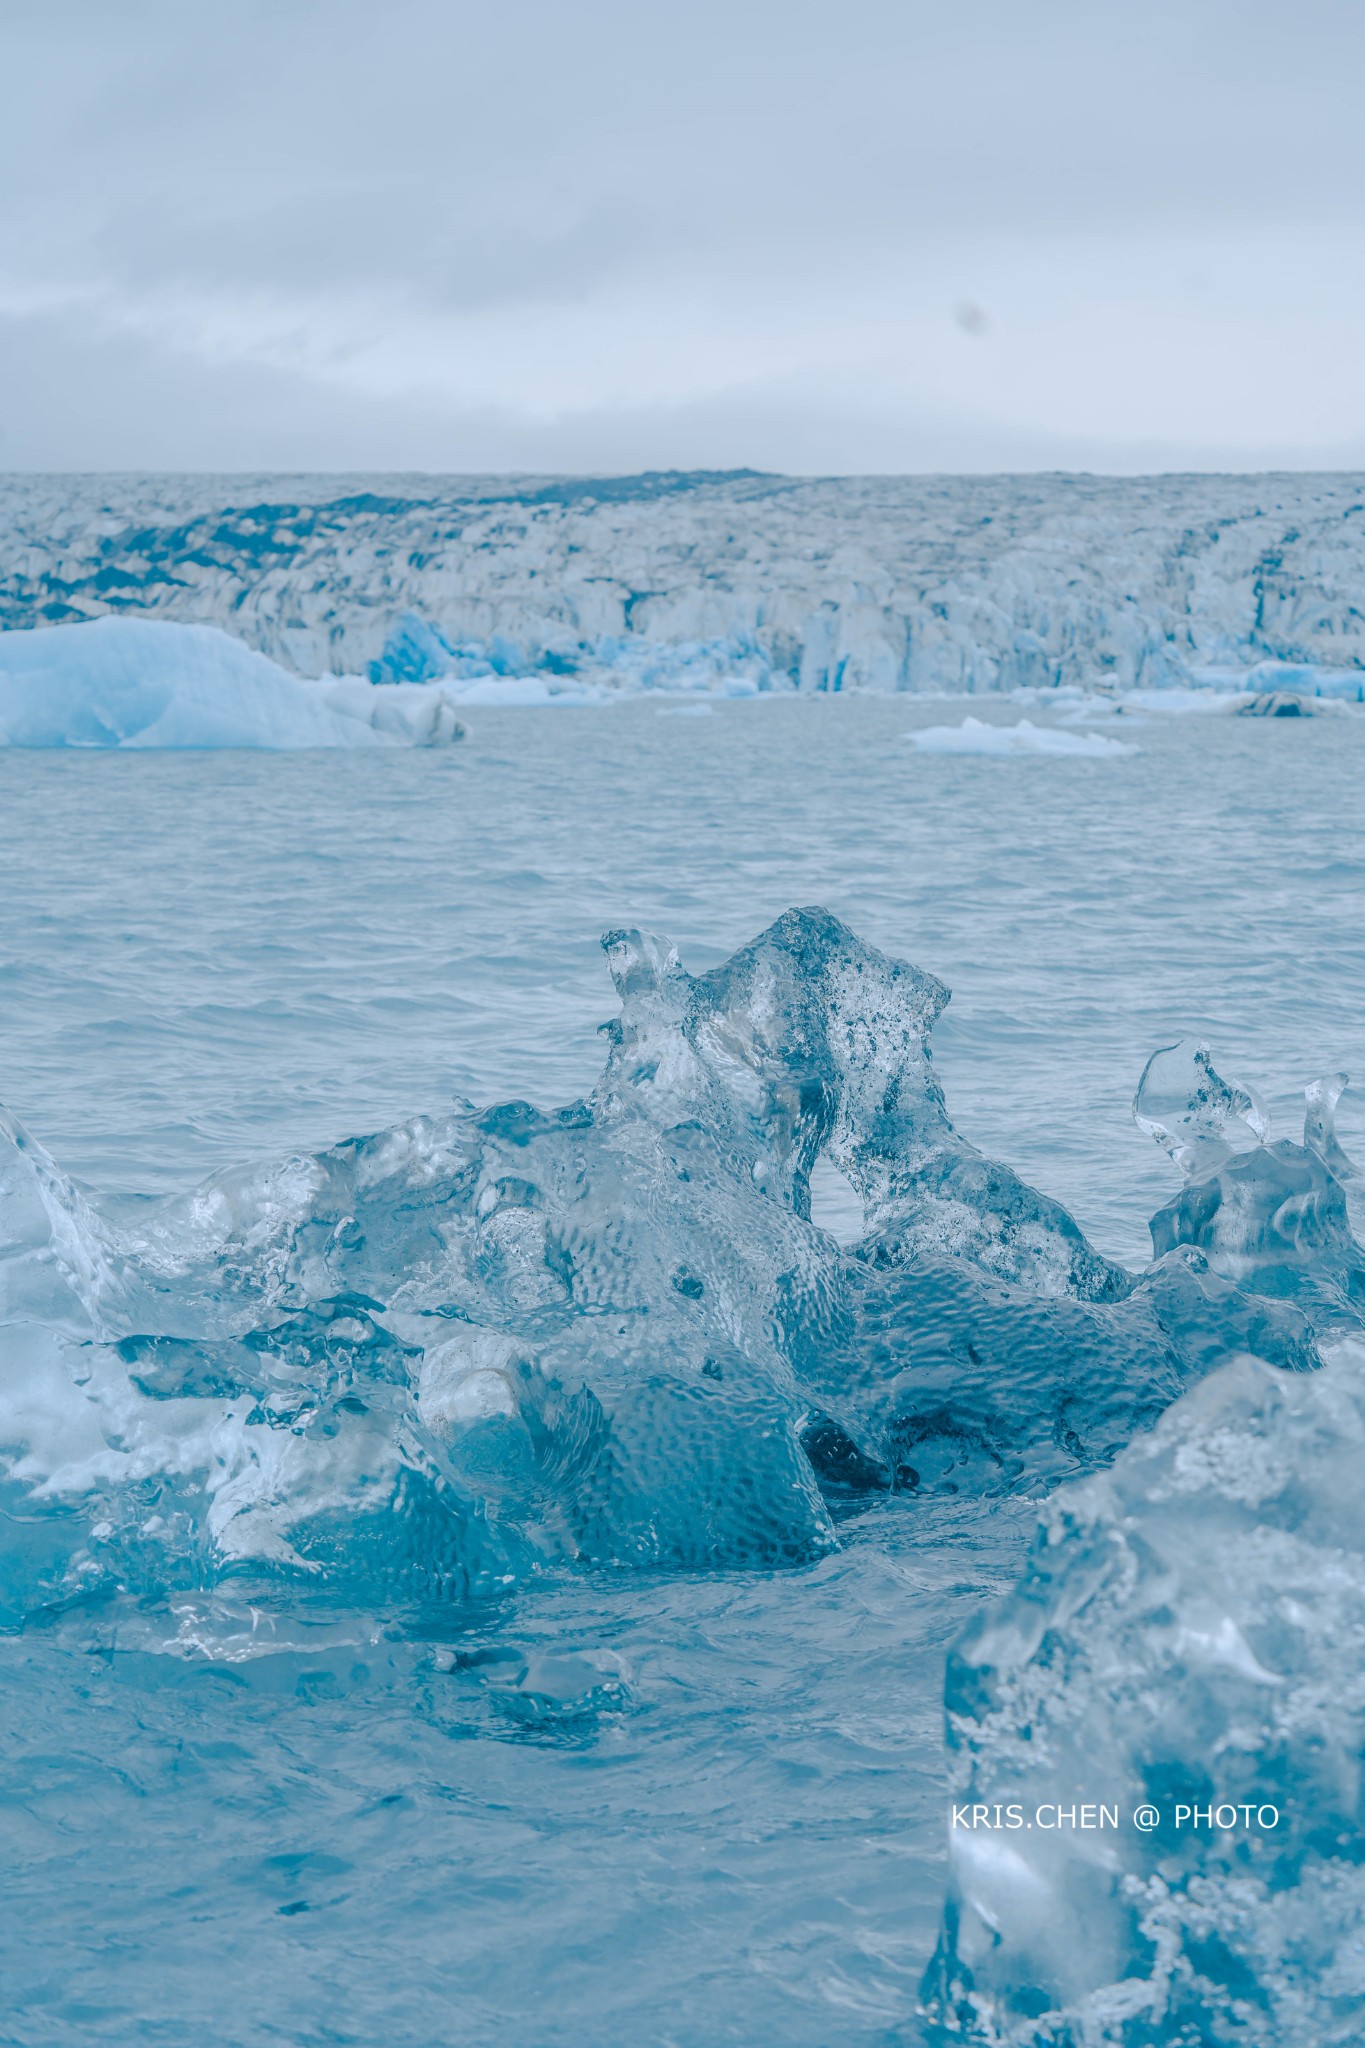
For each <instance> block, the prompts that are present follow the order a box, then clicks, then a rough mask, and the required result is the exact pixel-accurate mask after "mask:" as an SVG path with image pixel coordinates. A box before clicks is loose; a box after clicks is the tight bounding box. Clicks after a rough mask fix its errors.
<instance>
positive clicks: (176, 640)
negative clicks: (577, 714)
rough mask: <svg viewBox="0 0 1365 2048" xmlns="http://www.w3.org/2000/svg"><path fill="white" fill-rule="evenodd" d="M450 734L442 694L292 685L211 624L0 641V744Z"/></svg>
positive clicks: (426, 740) (392, 742)
mask: <svg viewBox="0 0 1365 2048" xmlns="http://www.w3.org/2000/svg"><path fill="white" fill-rule="evenodd" d="M461 731H462V728H461V726H460V724H459V721H458V719H457V718H456V716H455V711H454V705H453V702H452V700H451V698H450V695H449V693H448V692H446V691H444V690H442V689H439V688H415V687H412V686H409V687H406V688H402V687H400V688H392V689H386V690H380V689H376V688H375V687H374V685H373V684H371V683H368V682H366V681H364V680H363V679H361V678H357V677H349V678H347V677H332V678H328V679H327V680H325V681H323V682H315V683H309V682H303V681H301V680H300V679H299V678H298V677H297V676H293V675H290V674H288V673H287V672H286V671H285V670H284V669H282V668H280V667H279V666H278V664H277V663H275V662H273V661H268V660H267V659H266V657H265V656H264V655H262V654H257V653H254V652H253V651H252V649H251V648H249V647H245V646H243V644H242V642H241V641H240V640H236V639H234V638H232V636H231V635H230V634H227V633H223V632H220V631H218V629H217V628H216V627H213V626H178V625H170V624H166V623H163V622H158V621H155V620H147V619H125V618H118V619H116V618H105V619H96V620H92V621H90V622H89V623H88V624H83V625H67V626H52V627H49V628H47V629H46V630H44V631H29V632H13V633H0V746H12V747H122V748H149V747H271V748H298V747H368V746H432V745H439V744H443V743H445V742H448V741H451V740H454V739H458V738H459V737H460V735H461Z"/></svg>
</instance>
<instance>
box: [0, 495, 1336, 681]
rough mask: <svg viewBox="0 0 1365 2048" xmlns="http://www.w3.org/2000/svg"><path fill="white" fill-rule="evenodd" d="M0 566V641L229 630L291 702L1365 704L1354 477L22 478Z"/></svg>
mask: <svg viewBox="0 0 1365 2048" xmlns="http://www.w3.org/2000/svg"><path fill="white" fill-rule="evenodd" d="M0 536H3V539H2V540H0V629H3V630H4V631H6V632H13V631H15V630H29V629H32V628H35V627H50V626H54V625H61V624H67V623H72V622H76V621H80V620H87V619H91V618H95V617H100V616H103V615H105V614H109V613H115V614H130V615H134V616H137V617H140V618H146V619H160V620H170V621H174V622H179V623H184V624H200V625H214V626H217V627H219V628H221V629H222V630H224V631H226V632H229V633H231V634H232V635H233V636H234V637H235V638H237V639H239V640H241V641H242V642H243V643H244V644H245V645H247V646H248V647H251V648H253V649H255V650H256V651H257V652H259V653H261V654H264V655H266V656H268V657H269V658H270V659H271V660H272V661H275V662H277V663H279V664H280V665H282V666H283V667H284V668H286V669H288V670H290V671H291V672H292V673H294V674H298V675H305V676H317V675H322V674H341V673H345V674H350V675H362V676H367V677H369V678H370V679H371V680H372V681H379V682H385V683H390V684H420V683H424V682H433V681H441V682H447V683H449V684H450V686H451V687H452V688H453V689H455V690H457V691H458V690H460V689H462V688H463V689H466V690H470V691H480V690H482V692H483V693H484V695H485V696H486V699H487V701H493V702H506V701H518V696H517V691H516V689H515V685H516V683H517V682H518V680H520V681H521V682H522V683H523V685H524V684H525V681H526V679H527V678H532V679H535V680H536V682H537V684H538V688H539V694H537V692H536V691H534V690H533V691H531V692H529V700H530V701H547V700H551V699H562V700H564V701H569V700H571V699H572V698H573V697H575V696H578V697H585V698H587V699H588V700H589V701H593V700H595V699H596V698H597V697H598V696H600V695H601V694H603V693H606V694H610V693H614V692H616V691H619V690H622V689H626V690H630V691H637V690H668V691H678V690H682V691H689V692H691V691H696V692H699V693H705V692H714V691H726V690H739V691H742V692H748V691H765V690H773V689H779V690H792V689H799V690H805V691H843V690H873V691H907V692H911V693H916V694H920V695H928V696H934V695H975V694H981V693H987V692H993V691H1004V692H1009V691H1014V690H1040V691H1042V692H1044V693H1047V692H1050V691H1051V690H1053V689H1055V688H1057V687H1058V686H1062V687H1070V688H1081V689H1084V690H1086V691H1089V692H1097V691H1098V692H1108V693H1110V694H1111V695H1112V694H1115V693H1117V694H1119V695H1122V694H1124V693H1127V692H1131V691H1135V690H1136V691H1146V692H1156V691H1164V690H1166V689H1169V688H1176V689H1187V688H1196V689H1199V690H1200V691H1211V692H1248V691H1249V692H1251V693H1252V694H1254V695H1255V694H1262V695H1263V694H1268V693H1274V692H1280V693H1287V694H1290V695H1294V696H1298V697H1322V698H1324V699H1333V698H1340V699H1342V700H1345V701H1349V702H1360V701H1362V698H1365V614H1362V610H1361V605H1360V595H1359V593H1360V589H1361V585H1362V575H1363V574H1365V479H1362V478H1360V477H1355V476H1349V475H1343V476H1325V475H1324V476H1314V475H1305V476H1292V475H1272V476H1260V477H1233V476H1162V477H1147V478H1133V479H1118V478H1102V477H1093V476H1066V475H1056V476H1041V477H1018V476H1017V477H968V478H954V477H922V478H916V477H863V478H856V477H855V478H825V479H818V478H817V479H812V478H795V477H783V476H765V475H759V474H755V473H751V472H735V473H730V474H726V473H720V474H716V473H698V474H687V473H673V472H668V473H654V474H645V475H642V476H635V477H600V478H591V477H584V478H562V477H561V478H552V477H547V478H536V477H527V478H515V477H514V478H507V477H437V476H395V477H390V476H385V477H320V476H312V477H307V476H298V477H251V476H241V477H172V476H146V477H138V476H126V477H40V476H11V477H9V478H7V479H3V480H0ZM521 695H522V697H523V698H525V697H527V696H528V692H527V691H526V690H525V688H523V690H522V692H521Z"/></svg>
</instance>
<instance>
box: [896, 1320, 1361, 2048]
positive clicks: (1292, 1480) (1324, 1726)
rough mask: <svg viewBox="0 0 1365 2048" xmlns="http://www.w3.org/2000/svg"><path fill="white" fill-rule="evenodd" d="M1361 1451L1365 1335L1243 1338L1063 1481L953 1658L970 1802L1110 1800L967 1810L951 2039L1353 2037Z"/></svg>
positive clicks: (941, 1964) (948, 1972)
mask: <svg viewBox="0 0 1365 2048" xmlns="http://www.w3.org/2000/svg"><path fill="white" fill-rule="evenodd" d="M1362 1459H1365V1353H1362V1352H1360V1351H1359V1350H1358V1349H1357V1350H1355V1351H1354V1352H1353V1353H1350V1352H1347V1353H1344V1354H1343V1355H1342V1356H1340V1357H1339V1358H1338V1359H1337V1360H1336V1361H1335V1362H1333V1363H1332V1364H1330V1365H1328V1366H1327V1367H1325V1368H1324V1369H1323V1370H1322V1371H1320V1372H1317V1373H1312V1374H1308V1375H1303V1376H1298V1375H1290V1374H1285V1373H1282V1372H1277V1371H1275V1370H1274V1368H1273V1367H1271V1366H1268V1365H1266V1364H1264V1363H1263V1362H1262V1361H1260V1360H1258V1359H1255V1358H1245V1359H1242V1360H1240V1361H1238V1362H1237V1363H1235V1364H1231V1365H1228V1366H1226V1367H1224V1368H1223V1369H1222V1370H1221V1371H1220V1372H1217V1373H1215V1374H1214V1375H1213V1376H1212V1377H1211V1378H1209V1379H1207V1380H1205V1381H1204V1382H1203V1384H1202V1385H1201V1386H1199V1387H1197V1388H1195V1389H1194V1390H1193V1391H1192V1392H1190V1393H1188V1394H1186V1396H1185V1397H1184V1399H1183V1400H1182V1401H1180V1402H1178V1403H1177V1404H1176V1406H1175V1407H1173V1408H1171V1409H1170V1410H1169V1411H1168V1412H1167V1414H1166V1415H1165V1416H1164V1417H1163V1418H1162V1420H1161V1422H1160V1423H1159V1424H1158V1425H1157V1428H1156V1430H1155V1431H1154V1432H1153V1433H1152V1434H1151V1435H1150V1436H1147V1437H1143V1438H1140V1439H1139V1440H1138V1441H1136V1442H1135V1443H1133V1444H1132V1445H1130V1446H1129V1448H1128V1449H1127V1450H1126V1451H1125V1452H1124V1454H1123V1456H1122V1457H1121V1458H1120V1459H1119V1461H1118V1463H1117V1464H1116V1465H1115V1466H1114V1468H1113V1470H1112V1471H1111V1472H1109V1473H1107V1474H1105V1475H1102V1476H1096V1477H1094V1478H1092V1479H1090V1480H1087V1481H1086V1482H1084V1484H1082V1485H1080V1486H1078V1487H1072V1488H1067V1489H1064V1490H1063V1491H1062V1492H1061V1493H1059V1494H1058V1495H1057V1496H1056V1497H1055V1498H1054V1500H1053V1501H1052V1502H1051V1504H1050V1505H1049V1507H1048V1509H1047V1511H1046V1514H1045V1518H1044V1522H1043V1527H1042V1531H1041V1533H1040V1535H1039V1538H1038V1541H1037V1544H1036V1546H1035V1549H1034V1553H1033V1558H1032V1562H1031V1566H1030V1569H1029V1571H1028V1573H1027V1575H1026V1577H1025V1578H1024V1580H1023V1582H1022V1584H1021V1585H1020V1586H1019V1588H1018V1590H1017V1591H1016V1592H1015V1593H1014V1594H1013V1595H1011V1597H1010V1598H1009V1599H1008V1600H1007V1601H1006V1602H1005V1603H1004V1605H1003V1607H1001V1608H999V1609H998V1610H996V1611H995V1612H993V1613H991V1614H989V1615H988V1616H986V1617H985V1618H984V1619H983V1620H982V1621H981V1622H980V1623H978V1624H977V1625H976V1626H975V1627H974V1628H973V1629H972V1630H971V1632H970V1633H969V1634H968V1636H967V1637H966V1639H965V1640H964V1641H963V1642H962V1643H961V1644H960V1645H959V1647H958V1650H957V1652H956V1654H955V1656H954V1658H953V1660H952V1663H951V1665H950V1670H949V1682H948V1709H949V1728H950V1740H951V1741H952V1742H953V1743H954V1744H955V1746H956V1748H957V1750H958V1752H959V1755H960V1758H961V1760H962V1762H963V1764H964V1765H965V1767H966V1768H965V1769H964V1771H963V1772H962V1774H961V1777H960V1780H959V1783H960V1787H961V1789H960V1794H959V1796H960V1798H961V1800H962V1801H963V1802H964V1805H965V1806H968V1807H969V1806H970V1805H971V1804H972V1803H980V1804H982V1805H983V1806H984V1807H985V1808H986V1810H987V1813H988V1815H990V1816H993V1815H994V1813H995V1811H996V1807H997V1803H998V1804H999V1806H1000V1807H1001V1808H1002V1809H1005V1810H1008V1808H1009V1806H1010V1805H1011V1803H1013V1804H1014V1805H1015V1806H1016V1808H1017V1810H1018V1811H1019V1812H1020V1813H1022V1814H1023V1815H1024V1816H1027V1817H1032V1816H1035V1815H1036V1814H1037V1813H1038V1811H1039V1808H1040V1805H1042V1806H1043V1807H1044V1809H1045V1811H1046V1815H1047V1818H1048V1820H1049V1822H1050V1821H1051V1813H1052V1810H1053V1809H1054V1808H1061V1809H1063V1810H1067V1809H1072V1810H1078V1809H1081V1808H1082V1807H1083V1805H1084V1804H1085V1803H1086V1802H1092V1803H1093V1805H1094V1806H1098V1805H1100V1804H1102V1803H1105V1802H1107V1803H1108V1804H1109V1805H1110V1806H1111V1808H1113V1809H1116V1811H1117V1823H1118V1824H1117V1826H1116V1827H1114V1828H1112V1829H1106V1828H1103V1827H1094V1828H1089V1829H1087V1828H1066V1827H1060V1826H1054V1825H1047V1826H1039V1825H1033V1826H1030V1825H1028V1822H1027V1820H1025V1822H1024V1824H1022V1825H1020V1826H1017V1827H1015V1826H1008V1825H1007V1826H1006V1828H1005V1829H1003V1830H996V1829H994V1828H993V1827H991V1826H989V1825H987V1826H985V1827H981V1828H976V1827H972V1826H965V1827H955V1828H954V1829H953V1832H952V1836H951V1848H952V1858H953V1882H952V1894H951V1898H950V1901H949V1906H948V1911H947V1915H946V1918H945V1923H944V1933H943V1940H942V1943H941V1945H940V1950H939V1954H938V1956H937V1957H936V1959H935V1961H934V1964H933V1965H932V1966H931V1969H930V1972H929V1977H928V1980H927V1983H926V1993H927V2005H928V2008H929V2011H930V2013H931V2014H932V2016H933V2017H934V2018H935V2019H936V2020H937V2021H938V2023H939V2025H940V2027H941V2028H942V2029H943V2031H944V2032H945V2033H946V2034H947V2035H948V2036H949V2038H954V2037H965V2038H967V2039H968V2040H971V2041H976V2042H983V2043H985V2042H989V2043H992V2044H995V2048H1061V2044H1063V2043H1065V2044H1068V2048H1083V2044H1084V2048H1092V2044H1093V2048H1100V2044H1115V2048H1120V2044H1121V2048H1151V2044H1155V2043H1171V2044H1176V2043H1186V2042H1189V2043H1196V2042H1197V2043H1200V2044H1208V2048H1214V2044H1223V2043H1226V2044H1229V2048H1231V2044H1232V2043H1239V2044H1245V2048H1283V2044H1288V2043H1296V2044H1297V2043H1303V2044H1308V2043H1310V2042H1311V2043H1313V2044H1316V2048H1324V2044H1327V2043H1343V2044H1344V2043H1348V2042H1350V2043H1354V2042H1358V2041H1359V2040H1360V2038H1361V2031H1362V2025H1365V1941H1362V1927H1363V1926H1365V1870H1363V1866H1365V1813H1363V1812H1362V1792H1361V1773H1360V1757H1361V1750H1362V1744H1363V1743H1365V1527H1362V1522H1361V1516H1360V1471H1361V1464H1362ZM1143 1808H1148V1809H1150V1811H1149V1813H1148V1815H1147V1820H1148V1821H1149V1822H1150V1821H1151V1820H1152V1817H1153V1816H1156V1820H1155V1824H1154V1825H1153V1826H1152V1828H1151V1832H1149V1833H1144V1832H1143V1831H1142V1829H1141V1828H1139V1827H1138V1826H1137V1825H1135V1823H1134V1819H1133V1816H1134V1815H1135V1814H1136V1813H1138V1812H1139V1811H1141V1810H1142V1809H1143Z"/></svg>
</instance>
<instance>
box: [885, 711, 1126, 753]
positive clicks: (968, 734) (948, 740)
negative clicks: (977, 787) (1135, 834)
mask: <svg viewBox="0 0 1365 2048" xmlns="http://www.w3.org/2000/svg"><path fill="white" fill-rule="evenodd" d="M906 738H907V739H908V740H909V742H910V744H911V746H912V747H917V748H918V749H919V751H920V753H922V754H1073V755H1079V756H1081V757H1082V758H1083V759H1086V760H1098V759H1100V758H1101V756H1107V755H1110V754H1135V753H1137V751H1138V749H1137V748H1136V747H1134V746H1130V745H1129V744H1128V742H1127V741H1126V740H1111V739H1106V738H1105V737H1104V735H1103V734H1102V733H1097V732H1058V731H1057V730H1056V728H1055V727H1053V726H1047V725H1034V724H1033V723H1032V722H1031V721H1030V720H1029V719H1027V718H1021V719H1020V720H1019V721H1018V723H1017V724H1015V725H988V724H987V723H986V722H985V721H984V720H983V719H980V718H964V719H963V721H962V723H961V725H926V726H924V727H922V728H921V730H920V731H918V732H910V733H907V734H906Z"/></svg>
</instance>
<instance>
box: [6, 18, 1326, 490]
mask: <svg viewBox="0 0 1365 2048" xmlns="http://www.w3.org/2000/svg"><path fill="white" fill-rule="evenodd" d="M0 40H2V42H3V48H0V167H2V168H0V179H2V180H3V184H2V187H0V467H7V468H23V469H31V468H56V469H84V468H90V469H110V468H169V469H199V468H213V469H256V468H274V469H281V468H303V469H354V468H398V469H503V468H518V469H558V470H564V469H577V470H583V469H590V470H631V469H640V468H649V467H655V468H658V467H689V468H691V467H734V466H738V465H751V466H753V467H755V468H766V469H783V470H789V471H857V470H903V469H904V470H910V469H918V470H923V469H973V470H983V469H984V470H990V469H1039V468H1087V469H1100V470H1143V469H1171V468H1239V469H1247V468H1262V467H1269V466H1274V467H1288V466H1303V467H1314V468H1330V467H1348V466H1359V467H1365V178H1363V176H1362V161H1363V160H1365V142H1363V141H1362V127H1365V120H1363V119H1362V113H1361V92H1362V79H1365V5H1363V4H1362V0H1295V5H1294V7H1293V9H1292V10H1291V9H1290V8H1289V7H1288V6H1286V5H1284V4H1282V0H1276V4H1267V0H1179V4H1171V0H1123V4H1112V0H937V4H935V5H932V6H931V5H924V4H921V0H667V4H660V0H480V4H478V5H471V4H469V0H383V4H380V0H363V4H362V0H41V4H39V0H0Z"/></svg>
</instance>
